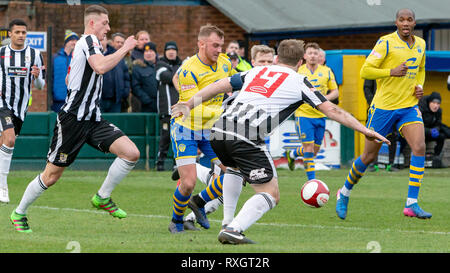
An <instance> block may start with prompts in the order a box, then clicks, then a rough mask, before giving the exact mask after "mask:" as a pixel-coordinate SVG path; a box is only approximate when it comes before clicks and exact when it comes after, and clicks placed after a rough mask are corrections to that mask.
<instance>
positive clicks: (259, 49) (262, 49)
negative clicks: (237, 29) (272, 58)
mask: <svg viewBox="0 0 450 273" xmlns="http://www.w3.org/2000/svg"><path fill="white" fill-rule="evenodd" d="M258 53H261V54H268V53H271V54H272V55H275V50H274V49H273V48H271V47H268V46H266V45H254V46H252V49H251V50H250V54H251V56H252V60H254V59H255V58H256V55H257V54H258Z"/></svg>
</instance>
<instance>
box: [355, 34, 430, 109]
mask: <svg viewBox="0 0 450 273" xmlns="http://www.w3.org/2000/svg"><path fill="white" fill-rule="evenodd" d="M425 48H426V45H425V41H424V40H423V39H422V38H420V37H417V36H414V43H413V44H412V45H409V44H408V43H407V42H405V41H403V40H402V39H401V38H400V37H399V35H398V33H397V31H396V32H393V33H391V34H388V35H385V36H382V37H381V38H380V39H379V40H378V41H377V43H376V45H375V47H374V48H373V50H372V52H371V53H370V55H369V56H368V57H367V59H366V61H365V63H364V65H363V66H362V68H361V72H360V74H361V77H362V78H364V79H369V80H375V79H376V80H377V91H376V93H375V97H374V98H373V101H372V105H375V107H376V108H380V109H384V110H395V109H400V108H407V107H412V106H414V105H416V104H417V102H418V100H417V98H416V97H415V95H414V92H415V86H416V85H422V86H423V84H424V82H425ZM403 62H406V65H407V66H408V72H407V73H406V75H405V76H403V77H392V76H390V71H391V69H393V68H396V67H397V66H399V65H400V64H402V63H403Z"/></svg>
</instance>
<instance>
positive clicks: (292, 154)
mask: <svg viewBox="0 0 450 273" xmlns="http://www.w3.org/2000/svg"><path fill="white" fill-rule="evenodd" d="M289 154H290V156H291V158H294V159H295V158H296V156H295V155H294V150H292V151H291V152H290V153H289Z"/></svg>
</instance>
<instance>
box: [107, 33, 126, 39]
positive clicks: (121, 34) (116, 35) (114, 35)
mask: <svg viewBox="0 0 450 273" xmlns="http://www.w3.org/2000/svg"><path fill="white" fill-rule="evenodd" d="M116 37H122V38H123V39H125V38H126V37H125V34H123V33H120V32H116V33H114V34H113V35H111V38H112V39H113V40H114V38H116Z"/></svg>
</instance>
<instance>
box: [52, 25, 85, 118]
mask: <svg viewBox="0 0 450 273" xmlns="http://www.w3.org/2000/svg"><path fill="white" fill-rule="evenodd" d="M78 39H79V37H78V35H77V34H76V33H75V32H72V31H71V30H70V29H68V30H66V35H65V36H64V47H62V48H61V49H60V50H59V51H58V52H57V53H56V56H55V57H54V58H53V75H52V76H53V79H52V80H53V92H52V95H53V104H52V106H51V109H52V110H53V111H55V112H59V110H60V108H61V106H62V105H63V104H64V101H65V100H66V96H67V85H66V75H67V69H68V68H69V64H70V61H71V59H72V51H73V49H74V48H75V44H76V43H77V41H78Z"/></svg>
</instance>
